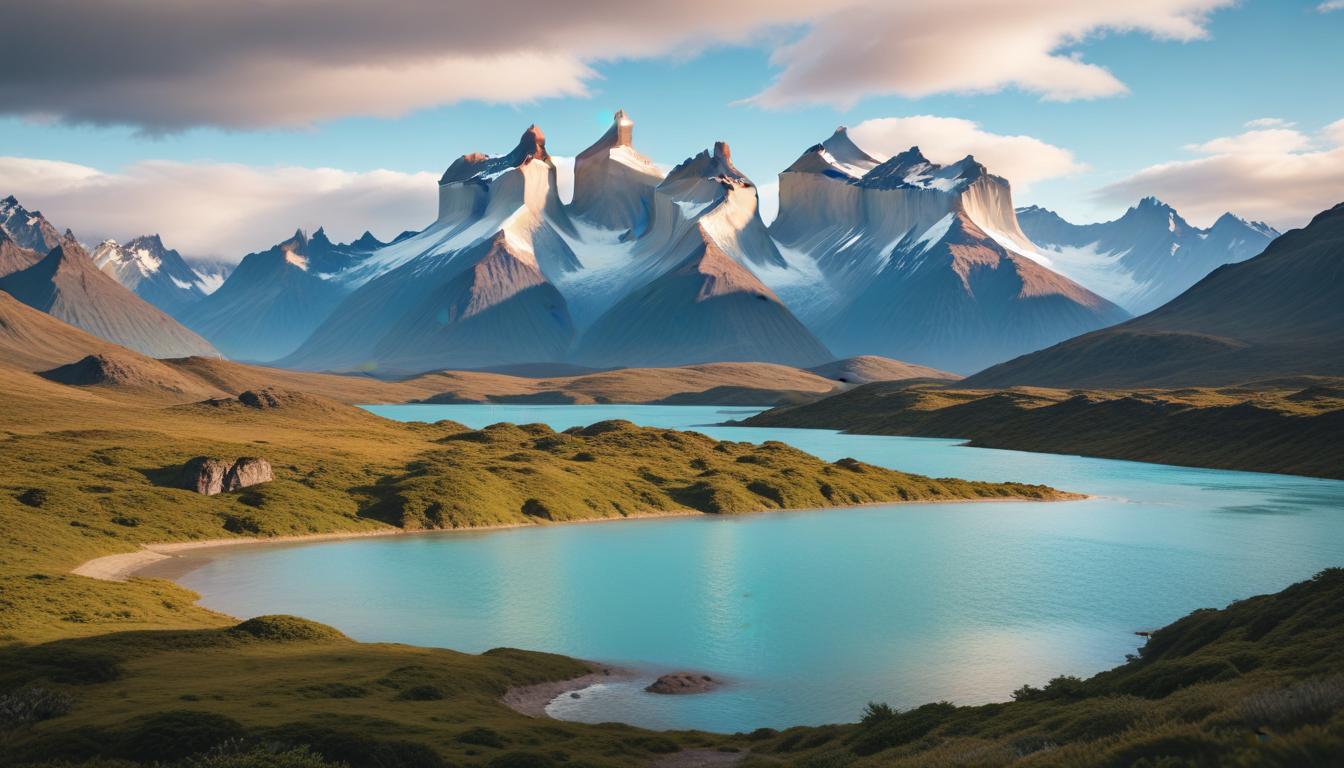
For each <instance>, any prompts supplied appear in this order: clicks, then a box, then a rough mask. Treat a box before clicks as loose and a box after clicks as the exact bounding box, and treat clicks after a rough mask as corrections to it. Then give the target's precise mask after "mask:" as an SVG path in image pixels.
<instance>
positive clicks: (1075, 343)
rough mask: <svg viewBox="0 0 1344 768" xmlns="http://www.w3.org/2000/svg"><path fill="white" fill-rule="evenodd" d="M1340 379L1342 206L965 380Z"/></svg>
mask: <svg viewBox="0 0 1344 768" xmlns="http://www.w3.org/2000/svg"><path fill="white" fill-rule="evenodd" d="M1294 375H1324V376H1339V375H1344V204H1340V205H1337V206H1335V207H1334V208H1332V209H1330V210H1328V211H1325V212H1323V213H1321V214H1319V215H1317V216H1316V217H1315V218H1314V219H1313V220H1312V221H1311V223H1310V224H1309V225H1308V226H1306V227H1305V228H1303V229H1299V230H1294V231H1292V232H1289V233H1287V234H1285V235H1283V236H1281V237H1279V238H1278V239H1277V240H1275V241H1274V242H1273V243H1271V244H1270V246H1269V247H1268V248H1266V249H1265V252H1264V253H1262V254H1260V255H1259V256H1256V257H1255V258H1252V259H1249V260H1247V261H1244V262H1241V263H1239V264H1229V265H1226V266H1222V267H1219V268H1218V269H1216V270H1214V271H1213V272H1212V273H1211V274H1210V275H1209V276H1208V277H1205V278H1204V279H1203V280H1200V281H1199V282H1198V283H1196V284H1195V285H1194V286H1193V287H1191V288H1190V289H1189V290H1187V291H1186V292H1185V293H1183V294H1181V295H1180V296H1178V297H1177V298H1175V299H1173V300H1172V301H1170V302H1168V303H1167V304H1165V305H1163V306H1162V307H1160V308H1158V309H1156V310H1154V311H1152V312H1149V313H1148V314H1146V315H1143V316H1142V317H1138V318H1135V319H1133V320H1131V321H1129V322H1127V323H1123V324H1121V325H1118V326H1115V327H1113V328H1107V329H1105V330H1102V331H1097V332H1094V333H1089V334H1086V335H1083V336H1080V337H1078V338H1074V339H1070V340H1068V341H1065V342H1063V343H1061V344H1057V345H1055V346H1053V347H1050V348H1049V349H1045V350H1041V351H1040V352H1036V353H1034V354H1030V355H1025V356H1023V357H1020V358H1018V359H1016V360H1011V361H1009V362H1007V363H1003V364H1001V365H997V366H994V367H992V368H989V369H988V370H985V371H982V372H981V373H978V374H976V375H975V376H972V377H970V378H968V379H967V380H966V382H965V383H966V385H967V386H1012V385H1018V384H1029V385H1038V386H1063V387H1131V386H1198V385H1210V386H1213V385H1220V384H1233V383H1240V382H1244V381H1248V380H1251V379H1255V378H1263V377H1282V376H1294Z"/></svg>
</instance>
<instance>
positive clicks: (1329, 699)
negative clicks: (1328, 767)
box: [1241, 677, 1344, 730]
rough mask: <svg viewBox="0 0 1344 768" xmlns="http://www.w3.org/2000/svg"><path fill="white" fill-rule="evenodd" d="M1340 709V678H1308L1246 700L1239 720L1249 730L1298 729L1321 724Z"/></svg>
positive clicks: (1343, 695) (1343, 683)
mask: <svg viewBox="0 0 1344 768" xmlns="http://www.w3.org/2000/svg"><path fill="white" fill-rule="evenodd" d="M1341 708H1344V677H1330V678H1319V677H1318V678H1312V679H1310V680H1303V681H1302V682H1300V683H1295V684H1293V685H1290V686H1288V687H1287V688H1278V689H1274V690H1269V691H1262V692H1260V693H1257V694H1254V695H1252V696H1250V697H1248V698H1247V699H1246V701H1245V702H1243V703H1242V705H1241V716H1242V718H1243V719H1244V720H1245V721H1246V724H1247V725H1249V726H1251V727H1252V728H1258V727H1261V726H1269V727H1272V728H1278V729H1285V730H1287V729H1292V728H1300V727H1302V726H1304V725H1313V724H1316V723H1323V722H1325V721H1326V720H1329V719H1330V717H1331V716H1332V715H1334V714H1335V713H1336V712H1339V711H1340V709H1341Z"/></svg>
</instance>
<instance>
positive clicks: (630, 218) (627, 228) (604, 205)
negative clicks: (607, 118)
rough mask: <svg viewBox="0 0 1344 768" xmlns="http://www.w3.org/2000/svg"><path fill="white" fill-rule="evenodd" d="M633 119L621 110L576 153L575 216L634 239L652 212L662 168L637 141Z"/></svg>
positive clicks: (645, 225) (573, 209) (571, 205)
mask: <svg viewBox="0 0 1344 768" xmlns="http://www.w3.org/2000/svg"><path fill="white" fill-rule="evenodd" d="M633 130H634V121H633V120H631V119H630V117H629V116H628V115H626V114H625V110H618V111H617V112H616V114H615V116H614V117H613V118H612V125H611V128H609V129H607V132H606V133H605V134H603V135H602V137H601V138H600V139H598V140H597V141H596V142H594V143H593V144H592V146H590V147H588V148H587V149H585V150H583V151H582V152H580V153H579V154H578V156H577V157H575V158H574V198H573V200H572V201H571V202H570V205H569V212H570V214H571V215H572V216H574V217H576V218H580V219H584V220H586V221H588V222H590V223H592V224H594V225H596V226H598V227H602V228H603V229H609V230H615V231H617V232H620V233H623V236H625V237H629V238H634V237H639V236H640V235H642V234H643V233H644V230H645V229H646V228H647V227H648V225H649V218H650V216H651V215H652V212H653V189H654V187H656V186H658V183H659V182H661V181H662V180H663V173H662V171H660V170H658V167H657V166H655V165H654V164H653V162H652V161H651V160H649V159H648V158H647V157H645V156H644V155H641V154H640V153H638V152H636V151H635V148H634V145H633Z"/></svg>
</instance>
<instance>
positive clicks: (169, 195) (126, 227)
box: [0, 157, 437, 261]
mask: <svg viewBox="0 0 1344 768" xmlns="http://www.w3.org/2000/svg"><path fill="white" fill-rule="evenodd" d="M0 179H4V180H5V185H6V188H5V194H10V193H12V194H14V195H15V196H16V197H18V199H19V201H20V202H21V203H23V204H24V205H25V206H26V207H28V208H30V209H40V210H41V211H42V213H43V214H44V215H45V216H46V217H47V218H48V219H49V220H50V221H51V222H52V223H53V224H54V225H55V226H56V227H57V228H58V229H64V228H66V227H70V228H71V229H73V230H74V231H75V234H76V236H78V237H79V238H80V239H81V240H82V241H84V242H94V241H98V240H102V239H103V238H107V237H111V238H115V239H117V240H121V241H123V242H124V241H126V240H127V239H130V238H132V237H135V236H137V235H143V234H149V233H154V232H157V233H159V234H161V235H163V239H164V243H165V244H166V245H168V247H170V248H176V249H178V250H179V251H181V252H182V253H183V255H186V256H194V257H210V258H222V259H226V260H229V261H237V260H238V259H239V258H241V257H242V256H243V255H244V254H246V253H248V252H250V251H255V250H259V249H264V248H267V247H270V246H271V245H273V244H275V243H276V242H278V241H280V240H282V239H284V238H286V237H288V236H289V235H290V234H292V233H293V232H294V229H295V228H296V227H303V228H304V229H307V230H310V231H311V230H314V229H316V228H317V227H319V226H322V225H325V226H326V230H327V233H328V235H329V236H330V237H331V238H332V239H333V240H351V239H354V238H355V237H358V236H359V235H360V234H361V233H362V232H363V231H364V230H365V229H369V230H372V231H373V233H374V234H375V235H378V236H379V237H381V238H383V239H390V238H392V237H393V236H395V235H397V234H398V233H400V232H401V231H403V230H406V229H420V228H422V227H424V226H425V225H426V224H428V223H429V222H431V221H432V220H433V218H434V215H435V209H436V206H437V198H436V192H435V189H436V182H437V176H436V175H435V174H432V173H401V172H397V171H385V170H378V171H368V172H363V173H356V172H351V171H342V170H337V169H335V168H301V167H293V166H275V167H265V168H259V167H253V166H246V165H236V164H225V163H178V162H167V161H148V162H142V163H137V164H135V165H133V166H130V167H129V168H127V169H125V170H124V171H122V172H120V173H105V172H102V171H99V170H97V169H95V168H90V167H87V166H83V165H76V164H74V163H62V162H54V161H50V160H39V159H33V158H23V157H0Z"/></svg>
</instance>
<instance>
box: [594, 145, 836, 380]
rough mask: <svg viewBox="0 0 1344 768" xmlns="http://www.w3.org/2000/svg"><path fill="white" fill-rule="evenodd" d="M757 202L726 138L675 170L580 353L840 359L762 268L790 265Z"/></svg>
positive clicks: (604, 359)
mask: <svg viewBox="0 0 1344 768" xmlns="http://www.w3.org/2000/svg"><path fill="white" fill-rule="evenodd" d="M757 205H758V201H757V196H756V187H755V185H754V184H752V182H751V181H750V180H749V179H748V178H747V177H746V176H744V175H743V174H742V173H741V172H740V171H739V170H738V169H737V168H736V167H735V166H734V165H733V163H732V155H731V150H730V149H729V147H728V145H727V144H725V143H724V142H718V143H717V144H715V145H714V148H713V150H712V151H704V152H701V153H699V154H698V155H695V156H694V157H691V158H689V159H687V160H686V161H685V162H683V163H681V164H680V165H678V166H677V167H676V168H674V169H673V170H672V172H671V173H669V174H668V175H667V178H666V179H664V180H663V181H662V182H661V183H660V184H659V185H658V186H657V187H656V188H655V189H654V195H653V209H652V211H653V215H652V222H651V224H650V226H649V229H648V231H647V232H646V234H645V235H644V236H643V237H641V238H640V240H639V241H638V242H637V243H636V244H635V246H634V248H633V249H632V250H631V252H630V259H629V261H628V264H627V265H626V266H624V267H623V268H622V277H623V278H624V279H625V281H626V282H625V285H624V286H623V290H622V291H621V296H622V297H621V298H620V299H619V301H617V302H616V303H615V304H614V305H613V306H612V307H611V309H609V310H607V311H606V312H605V313H603V315H602V316H601V317H599V318H598V319H597V321H596V322H594V323H593V325H592V327H591V328H589V329H587V331H586V332H585V333H584V335H583V338H582V339H581V340H580V342H579V345H578V348H577V349H576V351H575V354H574V359H575V360H576V361H578V362H580V363H581V364H585V365H593V366H598V367H601V366H612V365H644V366H670V365H684V364H689V363H703V362H717V361H747V360H758V361H763V362H773V363H783V364H785V365H796V366H808V365H817V364H819V363H821V362H824V361H826V360H829V359H831V358H832V357H833V356H832V355H831V354H830V353H829V352H828V351H827V350H826V348H825V347H824V346H823V345H822V344H821V343H820V342H818V341H817V339H816V338H815V337H814V336H813V335H812V333H811V332H810V331H808V330H807V328H806V327H805V326H804V325H803V324H802V323H801V322H799V320H798V319H797V318H796V317H794V315H793V313H792V312H791V311H789V308H788V307H786V306H785V305H784V303H783V302H782V301H780V299H779V297H778V296H777V295H776V294H775V293H774V292H773V291H771V290H770V289H769V288H768V287H767V286H766V285H765V284H764V283H762V282H761V280H760V279H759V278H758V277H757V276H756V274H755V273H754V271H753V270H762V271H767V272H769V271H783V270H787V269H788V264H787V263H786V262H785V261H784V259H783V257H782V256H781V255H780V253H779V250H778V249H777V248H776V247H775V244H774V241H773V240H771V239H770V235H769V233H768V231H767V230H766V228H765V224H764V223H763V222H762V221H761V217H760V213H759V211H758V210H757Z"/></svg>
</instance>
